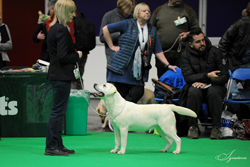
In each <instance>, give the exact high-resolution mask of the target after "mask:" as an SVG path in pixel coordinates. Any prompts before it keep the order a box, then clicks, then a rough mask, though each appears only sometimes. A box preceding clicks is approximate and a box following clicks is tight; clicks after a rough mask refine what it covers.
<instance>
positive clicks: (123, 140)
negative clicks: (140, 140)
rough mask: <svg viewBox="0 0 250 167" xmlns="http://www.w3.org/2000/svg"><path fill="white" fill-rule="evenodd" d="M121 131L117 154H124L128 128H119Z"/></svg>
mask: <svg viewBox="0 0 250 167" xmlns="http://www.w3.org/2000/svg"><path fill="white" fill-rule="evenodd" d="M120 133H121V150H120V151H118V153H117V154H125V151H126V147H127V139H128V128H122V129H120Z"/></svg>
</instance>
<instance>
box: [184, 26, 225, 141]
mask: <svg viewBox="0 0 250 167" xmlns="http://www.w3.org/2000/svg"><path fill="white" fill-rule="evenodd" d="M187 40H188V44H187V47H186V50H185V51H184V52H183V53H182V55H181V69H182V74H183V76H184V79H185V81H186V85H185V86H184V88H183V89H182V93H181V99H180V100H181V101H183V102H184V103H183V102H182V105H184V106H185V107H187V108H189V109H191V110H193V111H194V112H195V113H196V114H197V115H199V112H200V109H201V105H202V103H204V102H205V103H206V104H207V107H208V111H209V112H210V114H211V117H212V126H213V129H212V132H211V135H210V138H211V139H219V138H220V137H221V131H220V127H221V113H222V109H223V99H224V97H225V95H226V91H227V90H226V87H225V83H226V82H227V81H228V79H229V73H228V65H227V61H226V59H225V57H224V56H223V55H222V54H221V52H220V50H219V49H217V48H216V47H214V46H212V44H211V42H210V41H209V39H208V38H206V37H204V34H203V32H202V31H201V30H193V31H191V32H190V34H189V35H188V39H187ZM210 84H211V86H209V85H210ZM188 119H189V120H188V125H189V130H188V138H190V139H198V125H197V124H198V123H197V118H191V117H189V118H188Z"/></svg>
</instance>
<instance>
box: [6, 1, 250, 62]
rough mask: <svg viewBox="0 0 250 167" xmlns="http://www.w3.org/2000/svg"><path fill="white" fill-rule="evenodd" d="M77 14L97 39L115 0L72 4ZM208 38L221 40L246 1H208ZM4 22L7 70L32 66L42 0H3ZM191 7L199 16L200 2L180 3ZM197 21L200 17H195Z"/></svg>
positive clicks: (37, 46) (152, 5) (36, 53)
mask: <svg viewBox="0 0 250 167" xmlns="http://www.w3.org/2000/svg"><path fill="white" fill-rule="evenodd" d="M74 1H75V3H76V5H77V8H78V10H79V11H82V12H83V13H84V14H85V15H86V17H87V18H89V19H90V20H91V21H92V22H94V23H95V26H96V32H97V35H99V29H100V25H101V20H102V17H103V15H104V14H105V13H106V12H107V11H109V10H111V9H114V8H115V7H116V2H117V1H116V0H93V1H86V0H84V1H83V0H74ZM207 1H208V4H207V5H208V16H207V21H208V22H207V36H208V37H221V36H222V35H223V34H224V32H225V31H226V30H227V28H228V27H229V26H230V25H231V24H233V23H234V22H235V21H237V20H238V19H239V18H240V17H241V12H242V10H243V9H244V8H245V7H246V5H247V3H248V2H249V0H238V1H235V0H223V1H222V0H207ZM2 2H3V6H2V8H3V12H2V14H3V22H4V23H6V24H7V25H8V27H9V29H10V33H11V37H12V42H13V50H12V51H9V52H8V54H9V56H10V59H11V62H9V63H7V65H8V66H32V65H33V64H35V62H36V60H37V59H39V54H40V51H41V47H42V46H41V45H42V43H41V42H40V43H39V44H36V43H34V42H33V41H32V35H33V33H34V32H35V30H36V27H37V20H38V14H37V12H38V11H39V10H41V11H42V12H43V13H44V6H45V5H44V3H45V1H44V0H25V1H20V0H2ZM137 2H138V3H140V2H145V3H147V4H148V5H149V7H150V9H151V11H154V10H155V9H156V8H157V7H158V6H160V5H162V4H164V3H166V2H167V0H154V1H152V0H137ZM183 2H184V3H186V4H188V5H189V6H191V7H192V8H193V9H194V10H195V11H196V14H197V16H198V14H199V0H183ZM198 17H199V16H198Z"/></svg>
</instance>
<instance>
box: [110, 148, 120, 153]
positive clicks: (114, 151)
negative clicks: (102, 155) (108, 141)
mask: <svg viewBox="0 0 250 167" xmlns="http://www.w3.org/2000/svg"><path fill="white" fill-rule="evenodd" d="M117 151H118V150H116V149H113V150H111V151H110V153H117Z"/></svg>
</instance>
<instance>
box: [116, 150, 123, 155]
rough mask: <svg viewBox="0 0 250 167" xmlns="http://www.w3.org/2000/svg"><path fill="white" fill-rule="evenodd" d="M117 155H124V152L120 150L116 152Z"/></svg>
mask: <svg viewBox="0 0 250 167" xmlns="http://www.w3.org/2000/svg"><path fill="white" fill-rule="evenodd" d="M117 154H119V155H122V154H125V151H122V150H120V151H118V152H117Z"/></svg>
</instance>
